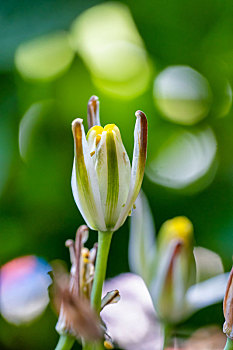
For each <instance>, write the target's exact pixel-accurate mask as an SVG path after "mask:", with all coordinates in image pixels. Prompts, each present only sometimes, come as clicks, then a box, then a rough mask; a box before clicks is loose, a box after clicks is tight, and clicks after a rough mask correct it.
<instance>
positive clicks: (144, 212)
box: [129, 191, 156, 285]
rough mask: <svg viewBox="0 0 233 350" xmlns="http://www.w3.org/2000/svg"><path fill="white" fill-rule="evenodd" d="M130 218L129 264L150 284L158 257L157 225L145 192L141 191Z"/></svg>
mask: <svg viewBox="0 0 233 350" xmlns="http://www.w3.org/2000/svg"><path fill="white" fill-rule="evenodd" d="M135 205H136V209H135V210H134V212H133V215H132V217H131V220H130V241H129V266H130V270H131V271H132V272H135V273H137V274H139V275H140V276H141V277H142V278H143V280H144V281H145V282H146V284H147V285H148V284H149V283H150V282H151V274H152V271H153V270H154V265H155V258H156V244H155V227H154V222H153V216H152V213H151V209H150V206H149V203H148V201H147V199H146V196H145V194H144V193H143V192H142V191H141V192H140V193H139V196H138V198H137V200H136V202H135Z"/></svg>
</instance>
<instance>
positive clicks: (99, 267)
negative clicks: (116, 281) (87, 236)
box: [91, 231, 113, 313]
mask: <svg viewBox="0 0 233 350" xmlns="http://www.w3.org/2000/svg"><path fill="white" fill-rule="evenodd" d="M112 234H113V233H112V232H101V231H99V233H98V250H97V259H96V265H95V277H94V283H93V286H92V292H91V305H92V307H93V308H94V309H95V310H96V312H97V313H99V312H100V308H101V295H102V287H103V283H104V279H105V275H106V269H107V261H108V253H109V249H110V244H111V240H112Z"/></svg>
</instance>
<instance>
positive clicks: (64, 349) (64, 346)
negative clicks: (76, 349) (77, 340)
mask: <svg viewBox="0 0 233 350" xmlns="http://www.w3.org/2000/svg"><path fill="white" fill-rule="evenodd" d="M73 344H74V338H71V337H69V336H67V335H61V336H60V339H59V342H58V343H57V346H56V348H55V350H70V349H71V348H72V346H73Z"/></svg>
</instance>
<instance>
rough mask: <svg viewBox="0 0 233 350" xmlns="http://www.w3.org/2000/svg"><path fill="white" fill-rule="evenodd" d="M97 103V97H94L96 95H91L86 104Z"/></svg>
mask: <svg viewBox="0 0 233 350" xmlns="http://www.w3.org/2000/svg"><path fill="white" fill-rule="evenodd" d="M97 101H99V97H98V96H96V95H92V96H91V97H90V98H89V101H88V104H90V103H93V102H97Z"/></svg>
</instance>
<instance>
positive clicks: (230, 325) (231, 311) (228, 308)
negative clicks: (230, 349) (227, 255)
mask: <svg viewBox="0 0 233 350" xmlns="http://www.w3.org/2000/svg"><path fill="white" fill-rule="evenodd" d="M223 312H224V317H225V323H224V325H223V332H224V333H226V335H227V337H228V338H230V339H233V268H232V270H231V273H230V276H229V279H228V283H227V288H226V293H225V298H224V302H223Z"/></svg>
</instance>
